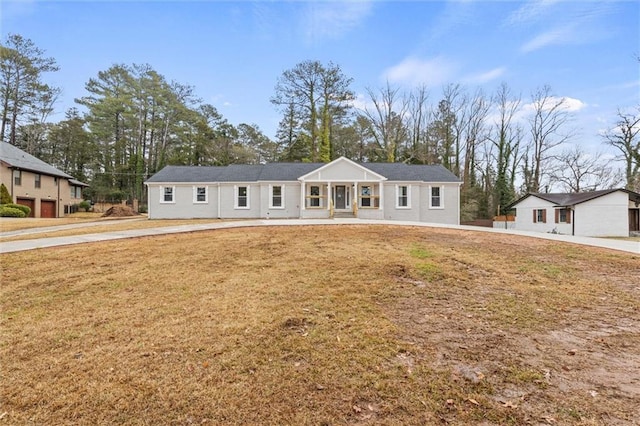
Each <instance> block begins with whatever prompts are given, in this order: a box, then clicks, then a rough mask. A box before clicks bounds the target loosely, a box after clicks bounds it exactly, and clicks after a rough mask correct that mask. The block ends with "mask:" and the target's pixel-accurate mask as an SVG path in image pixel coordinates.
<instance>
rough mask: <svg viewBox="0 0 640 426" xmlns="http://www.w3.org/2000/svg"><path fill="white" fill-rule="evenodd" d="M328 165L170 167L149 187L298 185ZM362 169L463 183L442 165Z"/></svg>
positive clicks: (413, 179) (404, 177)
mask: <svg viewBox="0 0 640 426" xmlns="http://www.w3.org/2000/svg"><path fill="white" fill-rule="evenodd" d="M324 165H326V163H269V164H252V165H243V164H234V165H230V166H226V167H217V166H211V167H205V166H166V167H165V168H163V169H162V170H160V171H159V172H158V173H156V174H155V175H153V176H151V177H150V178H149V179H147V181H146V182H147V183H180V182H185V183H189V182H192V183H194V182H199V183H205V182H257V181H278V182H286V181H296V180H298V178H299V177H300V176H304V175H306V174H308V173H310V172H312V171H314V170H316V169H318V168H320V167H322V166H324ZM361 166H363V167H366V168H368V169H369V170H371V171H373V172H375V173H377V174H379V175H382V176H384V177H386V178H387V179H388V180H390V181H409V182H460V179H458V177H457V176H456V175H454V174H453V173H451V172H450V171H449V170H447V169H445V168H444V167H443V166H441V165H435V166H428V165H408V164H403V163H361Z"/></svg>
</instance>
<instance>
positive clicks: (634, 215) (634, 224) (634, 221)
mask: <svg viewBox="0 0 640 426" xmlns="http://www.w3.org/2000/svg"><path fill="white" fill-rule="evenodd" d="M629 231H631V232H637V231H640V209H629Z"/></svg>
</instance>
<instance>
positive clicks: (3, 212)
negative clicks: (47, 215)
mask: <svg viewBox="0 0 640 426" xmlns="http://www.w3.org/2000/svg"><path fill="white" fill-rule="evenodd" d="M0 217H27V215H26V214H24V212H23V211H22V210H20V209H16V208H15V207H7V205H6V204H5V205H1V206H0Z"/></svg>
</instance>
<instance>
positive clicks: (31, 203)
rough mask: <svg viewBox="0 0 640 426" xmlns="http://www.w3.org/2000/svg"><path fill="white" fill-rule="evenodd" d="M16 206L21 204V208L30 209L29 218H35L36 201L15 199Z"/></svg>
mask: <svg viewBox="0 0 640 426" xmlns="http://www.w3.org/2000/svg"><path fill="white" fill-rule="evenodd" d="M16 204H21V205H23V206H27V207H29V208H30V209H31V212H30V213H29V217H36V200H32V199H29V198H18V199H16Z"/></svg>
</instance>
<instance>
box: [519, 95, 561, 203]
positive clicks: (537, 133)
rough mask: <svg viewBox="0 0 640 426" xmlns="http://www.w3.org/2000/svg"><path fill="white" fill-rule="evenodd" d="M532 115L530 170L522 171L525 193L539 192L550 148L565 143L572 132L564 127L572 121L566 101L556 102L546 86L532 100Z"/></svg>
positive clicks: (558, 99) (559, 99) (530, 122)
mask: <svg viewBox="0 0 640 426" xmlns="http://www.w3.org/2000/svg"><path fill="white" fill-rule="evenodd" d="M531 101H532V102H531V107H532V108H533V114H532V115H531V117H530V118H529V130H530V133H531V140H530V142H529V146H528V147H527V148H528V149H527V151H528V152H530V153H531V158H530V161H531V163H529V162H528V161H527V162H526V163H525V164H526V165H527V166H530V167H531V169H530V170H525V171H524V174H525V187H526V190H527V191H528V192H539V191H540V186H541V181H542V178H543V175H544V174H545V166H546V165H547V162H548V161H549V159H550V158H551V156H552V152H551V151H552V150H553V148H555V147H557V146H559V145H562V144H563V143H565V142H567V141H568V140H570V139H571V137H572V136H573V131H571V130H568V129H567V128H566V127H567V125H568V124H569V122H570V121H571V119H572V115H571V112H570V111H569V108H568V105H567V100H566V98H558V97H556V96H554V95H553V94H552V92H551V87H549V86H547V85H545V86H543V87H542V88H540V89H538V90H537V91H536V92H535V93H534V94H533V95H532V97H531Z"/></svg>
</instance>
